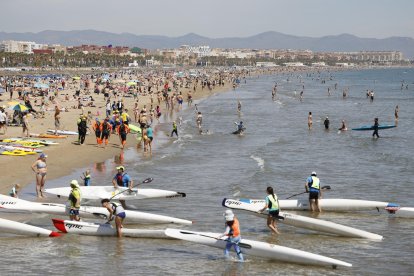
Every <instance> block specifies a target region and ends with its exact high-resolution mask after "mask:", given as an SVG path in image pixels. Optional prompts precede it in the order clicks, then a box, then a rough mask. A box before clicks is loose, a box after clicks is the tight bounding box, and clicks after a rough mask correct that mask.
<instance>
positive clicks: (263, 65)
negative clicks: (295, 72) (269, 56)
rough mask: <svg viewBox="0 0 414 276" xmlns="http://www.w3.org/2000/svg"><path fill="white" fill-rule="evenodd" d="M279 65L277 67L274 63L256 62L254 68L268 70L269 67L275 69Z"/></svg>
mask: <svg viewBox="0 0 414 276" xmlns="http://www.w3.org/2000/svg"><path fill="white" fill-rule="evenodd" d="M277 66H279V65H277V64H276V63H274V62H270V61H258V62H256V67H263V68H269V67H277Z"/></svg>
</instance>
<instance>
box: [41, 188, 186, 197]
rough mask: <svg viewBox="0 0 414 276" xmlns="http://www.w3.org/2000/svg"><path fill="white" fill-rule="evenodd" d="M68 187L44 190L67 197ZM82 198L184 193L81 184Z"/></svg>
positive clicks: (168, 195)
mask: <svg viewBox="0 0 414 276" xmlns="http://www.w3.org/2000/svg"><path fill="white" fill-rule="evenodd" d="M70 190H71V188H70V187H61V188H52V189H46V190H45V192H46V193H48V194H52V195H57V196H58V197H61V196H63V197H68V196H69V193H70ZM80 190H81V194H82V199H90V200H101V199H104V198H112V197H113V198H112V199H115V200H137V199H146V198H174V197H185V196H186V194H185V193H180V192H174V191H167V190H160V189H146V188H139V189H138V190H137V189H133V190H132V191H131V192H130V191H127V190H128V188H125V187H117V188H114V186H81V187H80Z"/></svg>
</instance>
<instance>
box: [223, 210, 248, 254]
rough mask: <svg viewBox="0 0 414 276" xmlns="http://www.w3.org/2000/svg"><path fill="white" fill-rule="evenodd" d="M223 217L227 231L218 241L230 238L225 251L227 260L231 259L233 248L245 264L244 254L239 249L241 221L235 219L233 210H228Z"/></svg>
mask: <svg viewBox="0 0 414 276" xmlns="http://www.w3.org/2000/svg"><path fill="white" fill-rule="evenodd" d="M223 215H224V219H225V220H226V224H225V225H226V231H225V232H224V233H223V234H222V235H220V236H218V237H217V239H220V238H222V237H224V236H228V239H227V244H226V248H225V249H224V256H225V257H226V258H229V257H230V256H229V250H230V248H231V247H232V246H233V247H234V250H235V251H236V253H237V257H238V258H239V261H241V262H243V261H244V258H243V254H242V252H241V249H240V247H239V242H240V240H241V236H240V224H239V220H238V219H237V218H235V217H234V214H233V212H232V211H231V210H226V212H225V213H224V214H223Z"/></svg>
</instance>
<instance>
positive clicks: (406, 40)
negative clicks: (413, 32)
mask: <svg viewBox="0 0 414 276" xmlns="http://www.w3.org/2000/svg"><path fill="white" fill-rule="evenodd" d="M2 40H28V41H35V42H37V43H46V44H62V45H66V46H72V45H82V44H96V45H109V44H112V45H114V46H129V47H133V46H137V47H140V48H147V49H162V48H177V47H179V46H180V45H183V44H188V45H209V46H210V47H213V48H255V49H302V50H304V49H309V50H312V51H316V52H333V51H347V52H348V51H381V50H386V51H391V50H396V51H401V52H403V54H404V57H405V58H413V57H414V39H413V38H410V37H389V38H384V39H376V38H361V37H357V36H354V35H350V34H341V35H331V36H324V37H318V38H317V37H302V36H293V35H286V34H282V33H278V32H264V33H261V34H257V35H254V36H249V37H228V38H208V37H203V36H199V35H197V34H194V33H190V34H186V35H184V36H179V37H167V36H159V35H135V34H131V33H121V34H115V33H109V32H102V31H95V30H81V31H50V30H48V31H42V32H39V33H6V32H0V41H2Z"/></svg>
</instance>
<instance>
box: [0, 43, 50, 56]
mask: <svg viewBox="0 0 414 276" xmlns="http://www.w3.org/2000/svg"><path fill="white" fill-rule="evenodd" d="M35 49H47V45H46V44H38V43H36V42H33V41H16V40H6V41H2V42H1V43H0V51H2V52H7V53H25V54H32V53H33V50H35Z"/></svg>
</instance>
